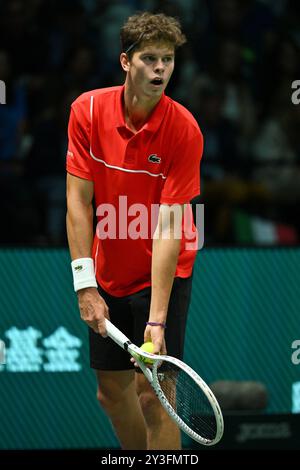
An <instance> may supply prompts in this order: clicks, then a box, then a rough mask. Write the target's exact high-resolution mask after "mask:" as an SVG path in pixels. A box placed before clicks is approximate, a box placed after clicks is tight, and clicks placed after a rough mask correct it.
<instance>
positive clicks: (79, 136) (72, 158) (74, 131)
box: [66, 106, 93, 181]
mask: <svg viewBox="0 0 300 470" xmlns="http://www.w3.org/2000/svg"><path fill="white" fill-rule="evenodd" d="M78 116H79V113H78V111H76V109H75V108H74V106H72V107H71V113H70V119H69V126H68V138H69V141H68V151H67V163H66V169H67V171H68V173H71V174H72V175H75V176H79V177H80V178H83V179H87V180H91V181H92V180H93V176H92V168H91V156H90V151H89V148H90V145H89V137H88V126H87V123H86V119H84V114H80V116H81V118H80V119H79V117H78Z"/></svg>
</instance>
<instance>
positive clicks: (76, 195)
mask: <svg viewBox="0 0 300 470" xmlns="http://www.w3.org/2000/svg"><path fill="white" fill-rule="evenodd" d="M93 196H94V183H93V182H92V181H89V180H85V179H82V178H78V177H77V176H73V175H71V174H70V173H67V235H68V243H69V249H70V254H71V258H72V260H74V259H78V258H91V256H92V245H93V205H92V202H93ZM77 296H78V304H79V310H80V315H81V318H82V320H84V321H85V322H86V323H87V324H88V326H90V327H91V328H92V329H93V330H94V331H95V332H96V333H100V334H101V335H102V336H106V329H105V322H104V319H105V318H109V313H108V307H107V305H106V303H105V301H104V299H103V298H102V297H101V296H100V295H99V293H98V290H97V288H96V287H86V288H84V289H80V290H78V292H77Z"/></svg>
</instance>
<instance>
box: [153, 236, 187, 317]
mask: <svg viewBox="0 0 300 470" xmlns="http://www.w3.org/2000/svg"><path fill="white" fill-rule="evenodd" d="M180 242H181V240H180V239H173V238H170V239H162V238H160V239H157V240H155V239H154V240H153V251H152V295H151V306H150V315H149V321H155V322H160V323H164V322H165V321H166V318H167V312H168V304H169V299H170V294H171V290H172V285H173V280H174V275H175V271H176V266H177V261H178V255H179V251H180Z"/></svg>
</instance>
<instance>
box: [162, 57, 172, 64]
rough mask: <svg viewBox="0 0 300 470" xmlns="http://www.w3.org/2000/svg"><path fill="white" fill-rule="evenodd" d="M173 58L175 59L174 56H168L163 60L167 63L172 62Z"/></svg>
mask: <svg viewBox="0 0 300 470" xmlns="http://www.w3.org/2000/svg"><path fill="white" fill-rule="evenodd" d="M172 60H173V56H167V57H164V58H163V61H164V62H165V63H167V64H168V63H170V62H172Z"/></svg>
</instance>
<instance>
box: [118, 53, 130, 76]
mask: <svg viewBox="0 0 300 470" xmlns="http://www.w3.org/2000/svg"><path fill="white" fill-rule="evenodd" d="M120 62H121V66H122V69H123V70H124V72H128V71H129V69H130V60H129V58H128V55H127V54H125V52H122V53H121V55H120Z"/></svg>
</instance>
